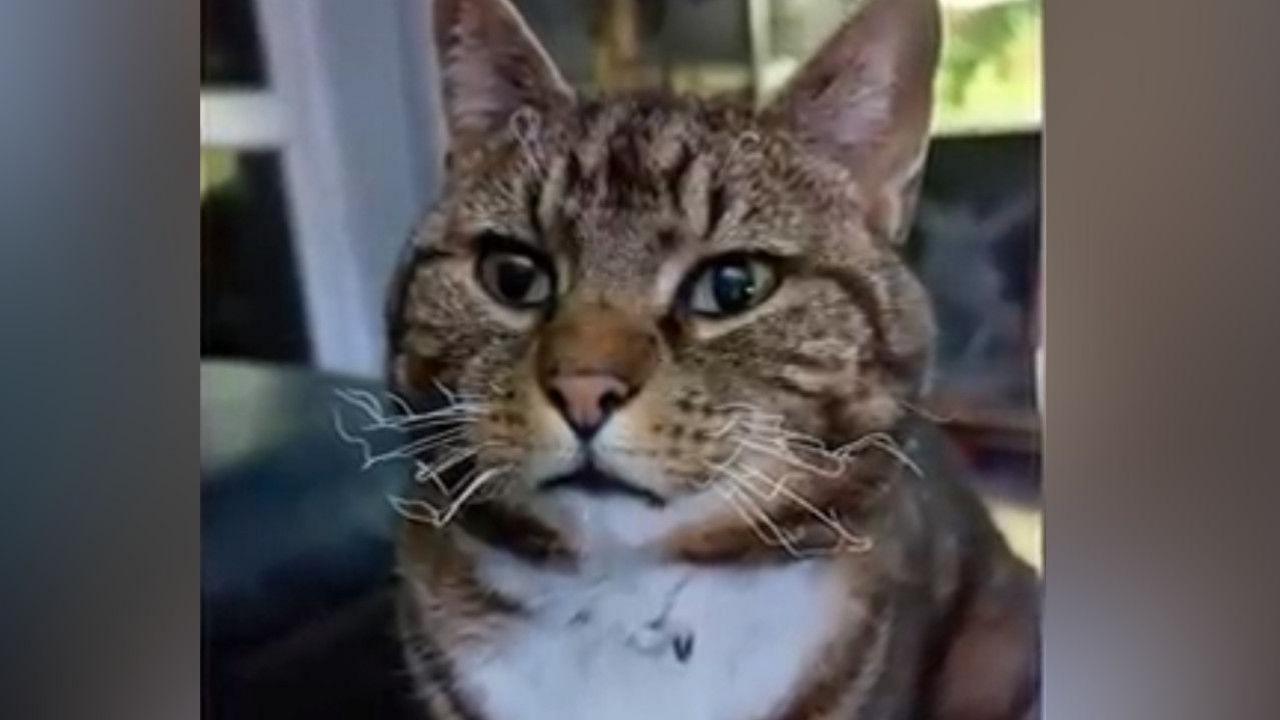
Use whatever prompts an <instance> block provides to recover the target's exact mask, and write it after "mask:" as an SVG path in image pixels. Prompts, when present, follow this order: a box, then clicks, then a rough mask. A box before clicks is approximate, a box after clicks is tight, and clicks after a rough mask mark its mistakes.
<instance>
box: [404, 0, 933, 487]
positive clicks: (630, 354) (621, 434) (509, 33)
mask: <svg viewBox="0 0 1280 720" xmlns="http://www.w3.org/2000/svg"><path fill="white" fill-rule="evenodd" d="M891 4H892V2H885V1H883V0H882V1H881V2H878V3H873V7H872V8H870V9H869V10H870V11H871V12H870V13H868V12H864V13H862V16H865V17H860V18H859V19H858V20H857V21H855V22H854V23H851V24H850V25H849V26H847V27H846V28H844V29H843V30H842V31H841V32H840V33H838V34H837V36H836V37H835V38H834V39H833V40H832V41H831V42H830V43H829V45H828V46H827V48H826V49H825V50H824V51H823V52H822V53H821V54H820V55H819V57H818V59H816V60H815V61H814V62H813V63H811V65H810V67H809V68H808V69H806V70H805V71H803V72H802V73H801V75H800V76H799V78H798V79H797V80H796V81H795V82H794V83H793V85H792V87H791V88H790V89H789V90H788V91H787V93H786V94H785V95H784V97H783V98H782V99H781V100H780V101H778V103H776V104H775V105H774V106H772V107H771V108H769V109H767V110H766V111H764V112H762V113H754V112H752V111H750V110H749V109H741V108H735V107H732V106H727V105H718V104H714V103H703V102H697V101H689V100H677V99H672V98H658V97H623V98H614V99H607V100H602V101H590V102H588V101H583V100H579V99H576V98H574V97H572V94H571V93H570V92H569V91H568V90H567V89H566V88H565V87H564V85H563V83H561V82H560V81H559V78H558V76H557V75H556V74H555V71H554V69H553V68H551V66H550V65H549V64H547V62H546V60H545V57H544V55H543V54H542V53H541V52H540V51H539V50H538V49H537V47H536V45H534V44H533V42H532V40H531V38H529V37H528V36H527V34H525V33H524V31H523V27H522V26H521V24H520V23H519V21H518V20H517V19H515V16H514V14H513V13H512V11H511V10H510V9H509V8H508V7H507V6H506V5H505V3H502V2H497V0H472V1H471V2H463V1H461V0H458V1H455V2H440V3H437V33H438V35H439V37H440V43H441V52H442V70H443V72H444V78H445V89H446V99H447V102H448V109H449V124H450V129H451V131H452V135H453V142H452V145H451V147H452V152H451V158H450V166H449V172H448V182H447V187H446V190H445V194H444V197H443V199H442V201H441V203H440V204H439V206H438V207H437V209H436V210H435V212H434V213H433V215H432V217H431V218H429V220H428V221H427V222H426V223H424V225H423V227H422V229H421V231H420V233H419V236H418V237H417V238H416V244H417V247H418V252H417V253H416V255H415V257H414V259H413V261H412V262H411V263H410V264H409V265H408V266H407V268H406V269H405V271H404V274H403V276H402V279H401V282H400V283H399V284H398V285H397V291H396V295H395V298H394V300H395V302H394V303H393V305H394V314H393V317H392V326H393V337H392V343H393V348H394V351H393V357H392V360H393V361H392V372H393V380H394V383H395V384H396V385H397V386H398V387H400V388H401V389H406V390H415V389H416V390H425V389H427V388H428V387H429V386H430V385H431V384H432V383H440V384H442V385H444V386H447V387H449V388H450V389H452V390H454V391H456V392H459V393H461V394H462V395H465V396H466V398H467V401H468V402H469V403H472V404H473V405H474V406H475V408H476V409H477V410H476V412H474V413H473V414H472V416H471V417H470V422H468V424H467V425H466V442H467V443H468V444H469V445H470V446H472V447H474V448H475V449H477V451H478V454H477V456H476V461H477V464H478V465H479V466H481V467H502V468H506V470H505V471H504V472H505V473H506V474H507V475H509V476H510V478H511V482H514V483H517V484H518V485H519V486H520V487H521V488H522V489H524V490H527V491H529V492H532V493H555V492H558V490H556V489H555V488H557V487H558V485H560V484H563V483H565V481H566V479H568V480H570V481H572V482H576V483H579V484H580V485H582V486H584V487H578V488H576V489H577V490H583V489H590V488H586V487H585V486H587V485H590V484H591V483H603V485H601V487H599V488H596V489H599V490H602V491H605V492H608V491H611V490H616V491H619V492H620V493H621V494H631V495H632V496H634V498H635V499H636V500H641V501H643V500H647V501H649V503H650V504H654V505H660V504H665V503H670V502H673V501H675V500H677V499H679V498H681V497H683V496H687V495H692V494H697V493H701V492H704V491H706V490H707V489H708V486H709V485H713V484H715V483H718V482H744V481H747V480H744V479H743V478H741V477H736V476H741V475H742V474H743V473H760V474H762V475H763V476H765V477H767V478H768V479H771V480H773V481H775V482H776V481H778V480H781V479H782V478H783V476H784V475H786V474H788V473H793V474H794V473H795V472H797V471H799V472H801V473H803V463H800V464H798V465H797V463H794V462H792V463H788V462H786V461H785V459H783V458H779V457H772V455H773V454H774V452H773V451H774V450H776V448H778V447H782V446H780V445H778V443H779V442H782V443H784V444H787V443H791V442H792V441H795V442H796V443H798V445H799V446H801V447H803V446H804V445H805V444H806V443H812V442H813V441H821V442H822V443H826V444H828V445H838V444H840V443H844V442H849V441H853V440H856V439H857V438H859V437H861V436H864V435H866V434H867V433H870V432H873V431H879V430H885V429H888V428H891V427H892V426H893V425H894V423H895V422H896V421H897V420H898V419H899V417H900V416H901V414H902V412H903V407H902V401H904V400H906V399H908V397H909V395H910V394H911V393H913V392H914V391H915V390H916V388H917V386H918V384H919V382H920V380H921V375H922V373H923V371H924V368H925V366H926V364H927V361H928V353H929V348H930V343H931V339H932V321H931V317H930V314H929V311H928V305H927V302H926V301H925V298H924V296H923V292H922V290H921V288H920V286H919V284H918V283H917V281H916V280H915V279H914V278H913V277H912V275H911V274H910V273H909V272H908V271H907V270H906V268H905V267H904V265H903V264H902V262H901V261H900V260H899V258H898V256H897V254H896V252H895V246H894V242H895V240H896V239H897V238H898V237H900V236H901V234H902V231H903V229H904V227H905V224H906V222H907V220H908V218H907V215H908V214H909V209H910V206H911V200H912V195H913V192H914V190H913V188H914V187H915V184H916V182H917V181H918V173H919V170H920V164H921V159H922V157H923V147H924V128H925V126H926V125H927V117H928V101H927V94H928V78H929V75H930V71H931V69H932V64H933V58H934V54H935V53H936V37H935V36H936V24H935V26H929V25H927V24H925V25H923V26H919V27H914V28H913V27H905V28H899V29H898V30H897V32H896V37H898V41H897V42H889V41H888V40H887V39H886V38H887V37H889V36H891V35H893V33H886V30H885V27H890V28H893V27H897V26H895V25H890V23H891V21H895V15H903V14H904V13H902V12H901V11H897V12H896V13H895V11H893V10H892V9H891V8H888V7H887V6H889V5H891ZM875 5H879V6H884V7H875ZM901 5H903V6H912V7H914V8H915V9H916V15H915V19H917V20H919V19H920V18H922V17H923V18H930V17H932V14H931V13H920V12H918V11H919V6H920V3H916V2H903V3H901ZM911 17H913V16H912V13H911V12H907V13H905V17H901V18H897V19H896V22H898V23H899V24H901V23H904V22H906V21H907V20H909V19H911ZM867 23H879V25H878V26H877V27H876V28H874V30H875V33H876V34H875V35H874V36H873V37H874V38H875V40H876V41H875V42H874V43H873V42H870V41H868V37H869V35H868V33H870V32H871V30H868V29H867V28H866V27H865V26H866V25H867ZM917 34H918V35H920V36H921V37H923V38H924V41H923V42H920V41H911V40H910V38H913V37H916V35H917ZM889 39H892V38H891V37H889ZM922 93H923V95H924V98H925V99H923V100H922V99H921V94H922ZM784 429H785V430H784ZM787 433H791V435H788V434H787ZM780 438H781V440H780ZM791 452H798V451H795V450H794V448H793V449H792V450H791ZM799 454H801V455H802V454H803V452H802V451H799ZM748 460H749V462H746V461H748ZM735 463H745V464H742V465H736V464H735ZM584 467H591V468H594V469H595V470H597V471H599V472H595V473H593V474H591V475H590V476H583V475H582V473H581V472H577V475H575V472H576V471H581V470H582V469H583V468H584ZM747 468H749V469H747ZM797 468H799V470H797ZM615 483H616V484H615ZM564 489H565V490H566V491H573V490H574V489H573V488H564Z"/></svg>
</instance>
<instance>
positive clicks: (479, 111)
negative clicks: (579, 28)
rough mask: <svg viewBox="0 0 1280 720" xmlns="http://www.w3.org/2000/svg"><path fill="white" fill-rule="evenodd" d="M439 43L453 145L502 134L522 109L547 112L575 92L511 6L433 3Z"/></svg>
mask: <svg viewBox="0 0 1280 720" xmlns="http://www.w3.org/2000/svg"><path fill="white" fill-rule="evenodd" d="M434 24H435V41H436V51H437V57H438V60H439V67H440V77H441V85H442V86H443V89H444V107H445V120H446V122H447V123H448V127H449V134H450V136H451V138H452V142H453V143H454V144H457V143H459V142H461V141H463V140H464V139H465V138H468V137H475V136H484V135H486V134H489V133H491V132H494V131H495V130H498V129H500V128H501V127H502V126H503V125H504V124H506V123H507V122H508V121H509V120H510V118H511V116H512V115H513V114H514V113H515V112H516V111H517V110H519V109H520V108H522V107H530V108H532V109H534V110H536V111H539V112H545V111H547V110H549V109H552V108H555V107H557V106H563V105H564V104H565V103H572V102H573V90H572V89H571V88H570V87H569V85H568V84H567V83H566V82H565V81H564V78H562V77H561V76H560V73H559V71H557V70H556V67H555V65H553V64H552V62H551V58H550V57H548V56H547V53H546V51H545V50H543V49H542V46H541V45H539V44H538V41H537V39H535V38H534V36H533V33H531V32H530V31H529V27H528V26H527V25H525V23H524V20H523V19H521V17H520V14H519V13H518V12H517V11H516V9H515V8H514V7H512V6H511V3H510V2H508V0H435V17H434Z"/></svg>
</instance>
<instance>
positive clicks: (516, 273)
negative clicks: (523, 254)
mask: <svg viewBox="0 0 1280 720" xmlns="http://www.w3.org/2000/svg"><path fill="white" fill-rule="evenodd" d="M497 270H498V272H497V278H496V280H497V281H498V292H500V293H502V295H503V297H506V298H508V299H510V300H517V301H518V300H523V299H524V298H525V297H526V296H527V295H528V294H529V289H530V288H532V287H533V283H534V281H535V280H537V277H538V271H537V269H536V268H534V267H533V262H532V261H530V260H529V259H527V258H519V257H511V258H505V259H503V260H502V261H500V262H499V263H498V268H497Z"/></svg>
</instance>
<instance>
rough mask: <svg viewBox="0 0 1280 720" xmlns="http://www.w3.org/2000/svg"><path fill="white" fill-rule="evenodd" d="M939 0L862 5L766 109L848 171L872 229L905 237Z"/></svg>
mask: <svg viewBox="0 0 1280 720" xmlns="http://www.w3.org/2000/svg"><path fill="white" fill-rule="evenodd" d="M937 2H938V0H866V2H864V3H863V4H862V6H861V7H860V8H859V10H858V12H857V13H856V14H855V15H854V16H853V17H852V18H850V19H849V20H846V21H845V23H844V25H842V26H841V27H840V29H839V30H837V31H836V33H835V34H834V35H833V36H832V37H831V39H829V40H828V41H827V42H826V43H825V44H824V45H823V46H822V48H821V49H820V50H819V51H818V53H817V55H816V56H814V58H813V59H812V60H810V61H809V62H808V63H807V64H806V65H805V66H804V67H802V68H801V69H800V71H799V72H798V73H797V74H796V75H795V77H793V78H792V80H791V81H790V83H789V84H788V85H787V86H786V87H785V88H784V89H783V91H782V93H781V94H780V95H779V97H778V98H777V99H776V100H775V101H774V102H773V103H772V104H771V105H770V106H769V107H768V108H766V109H765V111H764V115H765V117H766V118H770V119H772V120H774V121H776V122H779V123H782V124H783V125H785V126H786V127H788V128H789V129H790V130H791V132H792V133H794V134H795V135H796V136H797V137H798V138H799V139H800V140H801V142H803V143H804V144H805V145H807V146H809V147H810V148H811V149H812V150H813V151H814V152H815V153H817V154H818V155H820V156H823V157H826V158H828V159H831V160H835V161H837V162H839V163H840V164H842V165H844V166H845V167H846V168H847V169H848V170H849V171H850V172H851V173H852V174H853V177H854V180H855V182H857V183H858V184H859V185H860V186H862V188H863V190H864V192H865V193H866V194H867V196H868V197H869V199H870V200H871V202H872V207H871V208H869V212H870V213H871V217H870V219H871V221H872V224H873V229H874V230H875V231H876V232H877V233H879V234H882V235H884V236H886V237H888V238H889V239H893V240H898V239H901V238H903V237H904V236H905V235H906V230H907V229H908V226H909V222H910V216H911V213H912V211H913V209H914V205H915V198H916V194H917V193H918V190H919V176H920V173H921V172H922V170H923V168H924V156H925V150H926V148H927V147H928V141H929V123H930V113H931V110H932V105H933V102H932V98H933V73H934V69H935V68H936V66H937V63H938V46H939V43H940V35H941V32H940V21H939V16H938V6H937Z"/></svg>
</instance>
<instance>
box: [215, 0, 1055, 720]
mask: <svg viewBox="0 0 1280 720" xmlns="http://www.w3.org/2000/svg"><path fill="white" fill-rule="evenodd" d="M860 1H861V0H515V4H516V5H517V6H518V7H519V8H520V10H521V12H522V13H523V14H524V15H525V17H526V19H527V20H528V21H529V24H530V25H531V26H532V27H533V29H534V31H535V33H536V34H537V35H538V37H539V38H540V39H541V40H542V42H543V43H544V44H545V45H546V47H547V49H548V51H549V52H550V53H551V55H552V56H553V57H554V59H555V60H556V62H557V64H558V65H559V67H560V68H561V70H562V71H563V73H564V74H565V76H566V78H567V79H568V80H569V81H570V82H572V83H573V84H574V85H576V86H577V87H578V88H579V89H581V90H582V91H584V92H595V91H599V90H612V89H624V88H637V87H661V88H667V89H670V90H673V91H678V92H689V93H699V94H724V93H729V94H734V95H737V96H740V97H741V98H743V99H745V100H748V101H752V102H761V101H764V100H766V99H768V98H769V97H770V95H771V94H772V93H774V92H775V91H776V90H777V89H778V88H779V87H780V85H781V84H782V83H784V82H785V81H786V79H787V78H788V77H789V76H790V74H791V73H792V72H793V71H794V70H795V69H796V68H797V67H798V66H799V65H800V63H802V62H803V60H804V59H805V58H806V57H807V56H808V55H809V54H810V53H811V52H812V51H813V50H814V49H816V48H817V46H818V45H819V44H820V43H821V42H822V40H824V39H825V37H826V36H827V34H828V33H830V32H831V31H832V30H834V28H835V27H836V25H837V24H838V23H839V22H840V21H841V20H842V19H843V18H844V17H846V16H847V15H848V14H849V13H851V12H853V11H854V10H855V9H856V7H857V5H858V4H859V2H860ZM941 4H942V9H943V14H944V21H945V26H944V27H945V29H944V33H945V34H944V46H943V60H942V65H941V70H940V72H939V74H938V77H937V82H936V88H935V91H936V105H935V108H936V109H935V123H934V134H935V140H934V142H933V145H932V150H931V153H930V158H929V165H928V168H927V171H926V176H925V184H924V188H923V191H922V198H921V202H920V206H919V213H918V216H917V219H916V223H915V226H914V228H913V231H912V234H911V238H910V241H909V244H908V248H907V254H908V256H909V259H910V261H911V262H912V264H913V266H914V267H915V268H916V269H917V271H918V272H919V274H920V275H921V277H922V278H923V279H924V281H925V283H926V284H927V285H928V287H929V289H930V291H931V293H932V296H933V299H934V303H935V308H936V311H937V314H938V318H939V324H940V326H941V329H942V335H941V338H940V342H939V357H938V367H937V377H936V381H935V383H934V385H933V388H932V391H931V392H930V395H929V398H928V402H927V404H926V406H925V407H924V408H922V409H921V410H922V413H924V414H927V415H928V416H929V417H932V418H933V419H934V420H936V421H937V424H938V425H939V427H941V428H942V429H943V430H944V431H945V436H946V438H947V440H948V442H947V444H948V450H949V452H950V453H951V454H952V455H953V456H954V458H955V459H956V460H958V461H959V462H960V463H962V464H963V466H964V467H965V468H967V469H968V471H969V473H968V479H969V480H970V481H972V482H973V483H974V484H975V486H976V487H977V488H978V489H979V490H980V491H981V492H982V493H983V495H984V496H985V497H986V498H987V499H988V501H989V503H990V505H991V507H992V509H993V511H994V513H995V515H996V517H997V520H998V522H999V523H1000V524H1001V526H1002V528H1003V529H1004V530H1005V532H1006V535H1007V536H1008V538H1009V540H1010V542H1011V544H1012V545H1013V546H1014V547H1015V549H1016V550H1017V551H1018V552H1019V553H1020V554H1021V555H1022V556H1023V557H1025V558H1027V559H1028V560H1029V561H1031V562H1032V563H1033V564H1035V565H1036V566H1037V567H1039V565H1040V538H1041V521H1040V512H1039V509H1040V482H1039V466H1040V445H1041V443H1040V422H1039V412H1038V408H1037V398H1038V393H1037V380H1036V378H1037V374H1036V368H1037V359H1038V355H1037V348H1038V345H1039V343H1038V338H1039V337H1040V333H1039V327H1038V325H1039V323H1038V318H1039V313H1040V311H1039V298H1040V297H1041V289H1040V288H1041V283H1040V277H1041V273H1040V216H1041V187H1040V177H1041V173H1040V158H1041V152H1040V147H1041V128H1042V116H1041V109H1042V87H1041V77H1042V74H1041V40H1040V38H1041V7H1042V6H1041V0H941ZM201 13H202V28H201V36H202V47H201V93H200V119H201V137H200V208H201V210H200V212H201V258H202V264H201V356H202V373H201V406H202V410H201V445H202V451H201V454H202V475H203V482H202V510H201V512H202V524H203V526H202V537H203V540H204V548H203V550H202V553H203V567H202V575H203V580H204V590H203V598H204V603H205V613H204V615H205V621H204V622H205V624H204V629H203V637H204V643H203V644H204V648H205V666H206V683H205V685H206V697H205V704H206V714H207V715H209V716H211V717H252V716H257V715H259V714H265V713H266V712H267V710H268V709H269V708H274V709H273V710H272V711H273V712H276V713H277V714H276V715H275V716H276V717H282V716H286V717H292V716H294V715H301V714H303V708H304V706H306V707H307V708H309V709H308V710H307V712H310V713H311V714H312V716H313V717H350V716H352V715H351V712H355V710H351V709H349V710H343V709H342V708H344V707H348V708H358V709H359V713H357V716H365V715H368V714H370V713H371V712H373V710H374V709H376V708H378V707H381V706H379V705H378V702H384V703H386V707H385V708H383V710H384V711H385V712H386V713H387V714H388V716H395V713H396V711H395V709H394V707H396V706H397V703H398V702H399V699H398V698H399V697H400V696H401V695H402V694H403V693H402V692H400V690H402V689H396V688H390V689H388V688H387V687H384V686H383V685H380V684H379V683H384V684H385V676H386V667H391V666H395V664H396V659H395V650H394V647H393V646H392V645H389V644H387V643H386V642H384V641H385V640H387V638H388V637H389V635H388V634H387V632H383V631H384V630H387V627H384V625H385V623H384V620H385V617H384V616H385V614H386V599H385V597H384V596H383V595H382V594H379V593H381V590H379V591H378V592H371V591H369V588H370V587H375V586H377V587H380V586H381V584H382V582H383V581H384V580H385V577H386V573H387V570H388V567H389V565H390V562H389V557H390V556H389V543H388V534H389V528H390V525H391V517H392V516H391V513H390V510H389V509H388V507H387V504H386V502H385V498H384V495H385V494H386V492H390V491H393V490H394V488H395V487H397V484H398V483H400V482H402V481H403V479H404V473H403V472H395V471H393V470H390V469H388V470H387V471H386V472H379V471H377V469H375V470H374V471H366V470H364V469H362V468H361V467H360V463H359V457H358V454H354V453H353V451H352V450H351V448H349V447H344V446H342V445H341V444H340V443H337V442H336V437H335V436H334V433H333V429H332V425H331V420H330V417H331V415H330V413H331V408H332V403H333V400H332V390H333V388H334V387H337V386H342V387H349V386H360V387H368V388H371V389H375V388H376V383H377V380H378V377H379V374H380V372H381V367H382V358H383V337H382V335H383V328H382V306H383V297H384V292H385V288H386V284H387V282H388V279H389V278H390V275H391V271H392V267H393V265H394V263H395V261H396V258H397V257H398V255H399V252H400V249H401V247H402V246H403V243H404V242H405V240H406V238H407V236H408V233H409V230H410V228H411V227H412V225H413V223H414V222H415V220H417V219H418V218H419V217H420V216H421V215H422V213H423V212H424V211H425V210H426V209H427V208H428V207H429V206H430V204H431V203H432V202H433V200H434V199H435V196H436V193H437V192H438V189H439V187H440V175H439V161H440V158H441V156H442V152H443V148H444V145H443V136H442V127H441V123H440V120H439V117H438V102H437V85H436V80H435V76H434V72H435V71H434V62H435V61H434V57H433V53H434V50H433V47H432V42H431V27H430V17H431V0H365V1H364V2H349V1H347V0H202V2H201ZM367 627H377V628H380V629H379V630H376V631H374V633H373V635H370V634H369V632H366V631H365V630H357V628H366V630H367ZM388 627H389V626H388ZM388 632H389V631H388ZM370 638H372V639H370ZM317 647H323V648H325V650H323V651H320V650H316V648H317ZM305 648H310V649H305ZM304 656H305V658H307V660H306V661H305V662H302V661H298V660H297V658H299V657H304ZM353 657H363V658H366V659H367V660H368V662H367V663H363V664H362V667H363V668H364V669H363V671H362V672H364V673H366V676H365V677H364V681H362V680H361V678H360V677H359V676H358V675H359V671H357V672H356V674H355V675H353V669H352V662H351V660H352V658H353ZM289 658H291V659H290V660H288V661H286V659H289ZM325 658H331V660H329V659H325ZM326 663H328V664H326ZM330 673H331V674H332V676H333V677H335V678H342V681H341V682H336V683H329V684H328V685H329V686H328V687H327V689H326V690H325V692H316V683H317V678H322V677H326V675H327V674H330ZM379 687H381V688H382V689H381V691H380V692H381V694H378V692H372V691H371V690H370V688H379ZM371 692H372V694H371ZM371 697H376V698H381V700H371ZM302 698H306V699H305V700H303V699H302ZM344 702H346V703H348V705H344ZM300 703H301V704H300ZM306 703H310V705H306ZM279 713H283V714H279ZM344 713H345V714H344ZM360 713H363V714H360Z"/></svg>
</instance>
